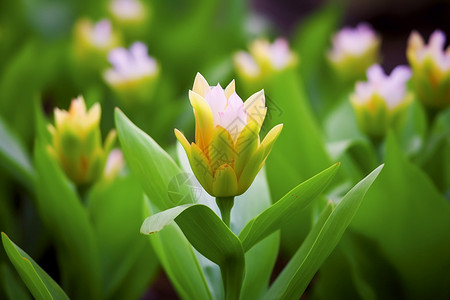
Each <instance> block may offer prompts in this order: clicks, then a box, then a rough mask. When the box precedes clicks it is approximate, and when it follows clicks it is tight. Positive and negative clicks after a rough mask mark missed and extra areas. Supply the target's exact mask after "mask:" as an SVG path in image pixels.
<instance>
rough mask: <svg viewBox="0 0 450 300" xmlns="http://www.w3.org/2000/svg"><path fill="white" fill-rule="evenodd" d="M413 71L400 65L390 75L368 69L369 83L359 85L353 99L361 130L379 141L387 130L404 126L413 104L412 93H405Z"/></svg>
mask: <svg viewBox="0 0 450 300" xmlns="http://www.w3.org/2000/svg"><path fill="white" fill-rule="evenodd" d="M410 77H411V71H410V69H409V68H408V67H406V66H397V67H396V68H395V69H394V70H393V71H392V73H391V75H390V76H387V75H386V74H385V73H384V71H383V69H382V68H381V67H380V66H379V65H374V66H372V67H370V68H369V69H368V70H367V79H368V81H367V82H358V83H357V84H356V89H355V92H354V93H353V94H352V95H351V96H350V101H351V103H352V106H353V109H354V110H355V114H356V119H357V122H358V125H359V128H360V129H361V131H363V132H364V133H366V134H367V135H368V136H370V137H371V138H374V139H380V138H382V137H383V136H384V135H385V134H386V131H387V130H388V128H395V127H398V126H401V125H402V123H403V121H404V117H405V115H406V109H407V108H408V107H409V105H410V104H411V102H412V99H413V97H412V94H411V93H409V92H407V90H406V82H407V81H408V80H409V78H410Z"/></svg>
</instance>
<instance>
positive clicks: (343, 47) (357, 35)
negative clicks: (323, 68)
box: [330, 23, 379, 62]
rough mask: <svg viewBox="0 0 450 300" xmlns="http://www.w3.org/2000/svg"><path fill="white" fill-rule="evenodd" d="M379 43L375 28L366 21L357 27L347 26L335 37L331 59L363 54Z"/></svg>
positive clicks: (335, 59)
mask: <svg viewBox="0 0 450 300" xmlns="http://www.w3.org/2000/svg"><path fill="white" fill-rule="evenodd" d="M377 43H379V40H378V37H377V35H376V34H375V32H374V31H373V29H372V28H371V27H370V26H369V25H368V24H365V23H362V24H359V25H358V26H357V27H356V28H350V27H345V28H343V29H342V30H341V31H339V32H338V33H337V34H336V35H334V37H333V48H332V50H331V51H330V59H331V60H333V61H336V62H337V61H341V60H343V59H345V58H346V57H347V56H361V55H363V54H364V53H365V52H366V51H368V50H369V49H370V48H372V47H374V45H376V44H377Z"/></svg>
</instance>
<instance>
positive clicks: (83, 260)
mask: <svg viewBox="0 0 450 300" xmlns="http://www.w3.org/2000/svg"><path fill="white" fill-rule="evenodd" d="M35 165H36V174H37V176H36V185H35V189H36V191H37V206H38V210H39V214H40V216H41V218H42V220H43V222H44V224H45V226H46V227H47V229H48V230H49V232H50V233H51V235H52V237H53V239H54V240H55V242H56V246H57V248H58V250H59V251H58V254H59V256H58V259H60V260H61V261H62V262H64V263H63V264H62V265H61V268H62V271H63V272H66V274H64V275H65V276H67V278H65V279H66V280H67V281H66V282H64V284H68V285H70V287H69V288H68V292H69V293H70V294H71V296H73V297H75V295H77V296H79V297H88V298H97V297H99V294H100V289H101V286H102V284H101V274H100V264H99V256H98V248H97V244H96V241H95V236H94V231H93V228H92V226H91V224H90V221H89V217H88V214H87V211H86V210H85V208H84V207H83V204H82V203H81V200H80V199H79V198H78V195H77V193H76V191H75V190H74V187H73V186H72V185H71V183H70V182H69V181H68V179H67V178H66V177H65V175H64V173H63V172H62V170H61V169H60V168H59V166H58V165H57V163H56V161H55V160H54V159H53V158H52V157H51V156H50V154H49V153H48V151H47V149H46V148H45V145H43V144H42V143H40V142H39V141H38V142H37V143H36V146H35ZM69 282H70V284H69Z"/></svg>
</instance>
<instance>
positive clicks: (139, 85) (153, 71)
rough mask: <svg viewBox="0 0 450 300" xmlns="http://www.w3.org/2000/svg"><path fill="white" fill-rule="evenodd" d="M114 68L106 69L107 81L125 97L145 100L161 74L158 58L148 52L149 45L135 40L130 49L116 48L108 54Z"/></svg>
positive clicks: (104, 76) (105, 77)
mask: <svg viewBox="0 0 450 300" xmlns="http://www.w3.org/2000/svg"><path fill="white" fill-rule="evenodd" d="M108 60H109V62H110V63H111V64H112V66H113V68H111V69H108V70H106V72H104V74H103V78H104V79H105V81H106V83H107V84H108V85H109V86H110V87H111V88H113V89H114V90H115V91H116V92H118V93H119V94H120V95H121V96H123V97H125V98H137V100H145V99H148V97H149V96H150V94H151V92H152V90H153V88H154V83H155V79H156V77H157V76H158V74H159V66H158V63H157V62H156V60H155V59H154V58H153V57H151V56H149V55H148V54H147V46H146V45H145V44H144V43H141V42H135V43H134V44H133V45H131V47H130V49H129V50H127V49H125V48H116V49H113V50H111V52H109V54H108Z"/></svg>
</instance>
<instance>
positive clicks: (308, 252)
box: [264, 165, 383, 299]
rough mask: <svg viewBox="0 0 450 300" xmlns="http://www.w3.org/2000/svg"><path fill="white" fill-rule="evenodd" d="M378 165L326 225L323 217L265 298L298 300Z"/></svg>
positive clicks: (336, 240)
mask: <svg viewBox="0 0 450 300" xmlns="http://www.w3.org/2000/svg"><path fill="white" fill-rule="evenodd" d="M382 168H383V165H381V166H379V167H378V168H377V169H375V170H374V171H373V172H372V173H370V174H369V175H368V176H367V177H366V178H364V179H363V180H361V181H360V182H359V183H358V184H357V185H355V186H354V187H353V188H352V189H351V190H350V191H349V192H348V193H347V194H346V195H345V196H344V198H343V199H342V200H341V202H340V203H339V204H338V205H337V206H336V208H335V209H334V210H333V212H332V213H331V214H330V215H329V216H328V217H327V218H326V221H325V222H324V223H323V225H322V222H321V220H323V216H322V217H321V218H319V221H318V222H317V224H316V225H315V226H314V227H313V229H312V230H311V233H310V234H309V235H308V237H307V239H306V240H305V242H304V243H303V244H302V246H301V247H300V248H299V250H298V251H297V252H296V254H295V255H294V257H293V258H292V259H291V260H290V262H289V263H288V265H287V266H286V268H285V269H284V270H283V271H282V272H281V274H280V275H279V276H278V278H277V279H276V280H275V282H274V283H273V285H272V286H271V287H270V289H269V292H268V293H267V294H266V295H265V298H264V299H274V298H277V299H299V298H300V296H301V295H302V294H303V292H304V290H305V289H306V287H307V286H308V284H309V282H310V281H311V279H312V278H313V276H314V274H315V273H316V272H317V270H318V269H319V268H320V266H321V265H322V263H323V262H324V261H325V259H326V258H327V257H328V255H329V254H330V253H331V252H332V251H333V249H334V248H335V247H336V245H337V244H338V242H339V240H340V239H341V236H342V235H343V233H344V231H345V229H346V228H347V226H348V225H349V224H350V222H351V220H352V218H353V216H354V215H355V213H356V211H357V210H358V208H359V206H360V204H361V202H362V200H363V198H364V195H365V194H366V192H367V190H368V189H369V187H370V186H371V185H372V183H373V182H374V180H375V179H376V178H377V176H378V174H379V173H380V171H381V169H382Z"/></svg>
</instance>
